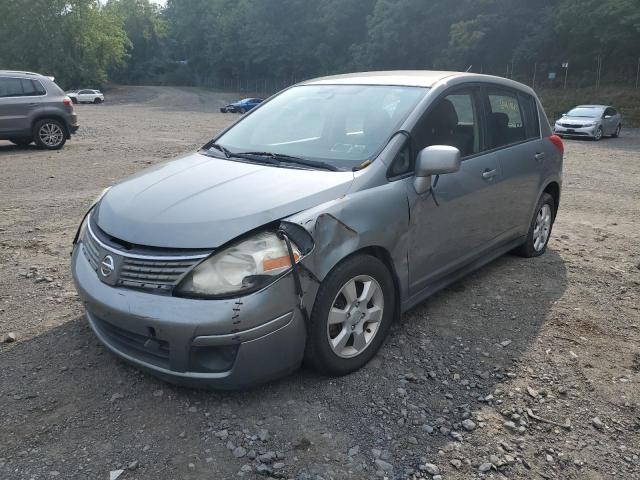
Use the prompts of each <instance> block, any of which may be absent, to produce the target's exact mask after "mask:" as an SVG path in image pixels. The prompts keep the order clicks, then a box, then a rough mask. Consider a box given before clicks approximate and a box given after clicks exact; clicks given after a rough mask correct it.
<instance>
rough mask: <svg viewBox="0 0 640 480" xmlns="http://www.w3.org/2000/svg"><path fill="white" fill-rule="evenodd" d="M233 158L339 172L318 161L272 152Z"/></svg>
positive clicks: (245, 154)
mask: <svg viewBox="0 0 640 480" xmlns="http://www.w3.org/2000/svg"><path fill="white" fill-rule="evenodd" d="M233 156H234V157H240V158H245V156H249V157H251V156H253V157H263V158H271V159H273V160H276V161H277V162H278V163H295V164H298V165H304V166H306V167H311V168H317V169H322V170H330V171H332V172H339V171H340V169H339V168H338V167H336V166H335V165H331V164H330V163H327V162H321V161H318V160H309V159H308V158H301V157H294V156H292V155H285V154H283V153H272V152H242V153H234V154H233Z"/></svg>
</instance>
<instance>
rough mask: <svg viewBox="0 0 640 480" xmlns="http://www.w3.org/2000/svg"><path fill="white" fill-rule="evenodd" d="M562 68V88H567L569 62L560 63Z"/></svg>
mask: <svg viewBox="0 0 640 480" xmlns="http://www.w3.org/2000/svg"><path fill="white" fill-rule="evenodd" d="M562 68H564V89H565V90H566V89H567V77H568V76H569V62H564V63H563V64H562Z"/></svg>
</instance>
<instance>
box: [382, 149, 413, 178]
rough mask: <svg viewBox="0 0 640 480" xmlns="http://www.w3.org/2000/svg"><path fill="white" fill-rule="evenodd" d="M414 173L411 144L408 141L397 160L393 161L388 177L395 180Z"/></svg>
mask: <svg viewBox="0 0 640 480" xmlns="http://www.w3.org/2000/svg"><path fill="white" fill-rule="evenodd" d="M412 171H413V161H412V159H411V142H410V141H408V140H407V141H406V142H404V146H403V147H402V150H400V152H399V153H398V155H397V156H396V158H395V159H394V160H393V163H392V164H391V168H389V172H388V173H387V176H388V177H390V178H393V177H398V176H400V175H404V174H405V173H409V172H412Z"/></svg>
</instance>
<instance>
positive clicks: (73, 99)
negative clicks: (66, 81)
mask: <svg viewBox="0 0 640 480" xmlns="http://www.w3.org/2000/svg"><path fill="white" fill-rule="evenodd" d="M71 102H72V103H73V104H74V105H77V104H78V99H77V98H75V97H71Z"/></svg>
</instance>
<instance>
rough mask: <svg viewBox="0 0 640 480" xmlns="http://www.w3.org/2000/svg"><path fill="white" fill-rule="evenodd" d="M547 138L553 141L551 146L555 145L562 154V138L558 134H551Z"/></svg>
mask: <svg viewBox="0 0 640 480" xmlns="http://www.w3.org/2000/svg"><path fill="white" fill-rule="evenodd" d="M549 140H550V141H551V143H553V146H554V147H556V148H557V149H558V151H559V152H560V153H561V154H564V143H562V139H561V138H560V137H559V136H558V135H551V136H550V137H549Z"/></svg>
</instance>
